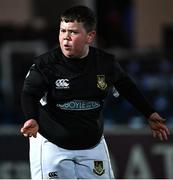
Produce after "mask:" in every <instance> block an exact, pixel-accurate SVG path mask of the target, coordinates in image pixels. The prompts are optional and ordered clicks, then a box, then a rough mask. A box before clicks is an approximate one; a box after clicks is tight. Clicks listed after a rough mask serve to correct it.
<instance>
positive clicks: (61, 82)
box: [55, 79, 69, 89]
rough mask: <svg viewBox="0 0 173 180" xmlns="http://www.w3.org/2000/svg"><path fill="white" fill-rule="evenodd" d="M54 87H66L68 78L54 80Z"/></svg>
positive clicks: (67, 86)
mask: <svg viewBox="0 0 173 180" xmlns="http://www.w3.org/2000/svg"><path fill="white" fill-rule="evenodd" d="M55 85H56V89H68V88H69V80H68V79H57V80H56V81H55Z"/></svg>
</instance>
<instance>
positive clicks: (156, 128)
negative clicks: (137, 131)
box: [148, 112, 169, 141]
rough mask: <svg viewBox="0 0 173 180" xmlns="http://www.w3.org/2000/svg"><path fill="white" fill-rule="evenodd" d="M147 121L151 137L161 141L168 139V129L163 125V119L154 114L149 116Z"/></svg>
mask: <svg viewBox="0 0 173 180" xmlns="http://www.w3.org/2000/svg"><path fill="white" fill-rule="evenodd" d="M148 121H149V126H150V128H151V131H152V134H153V137H158V138H159V139H160V140H161V141H162V140H167V139H168V135H169V129H168V128H167V126H166V125H165V124H164V123H165V119H163V118H162V117H161V116H160V115H159V114H158V113H156V112H155V113H152V114H151V115H150V117H149V118H148Z"/></svg>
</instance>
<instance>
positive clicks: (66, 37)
mask: <svg viewBox="0 0 173 180" xmlns="http://www.w3.org/2000/svg"><path fill="white" fill-rule="evenodd" d="M64 40H70V33H69V32H66V33H65V34H64Z"/></svg>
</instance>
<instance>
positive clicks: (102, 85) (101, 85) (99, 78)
mask: <svg viewBox="0 0 173 180" xmlns="http://www.w3.org/2000/svg"><path fill="white" fill-rule="evenodd" d="M97 87H98V88H99V89H101V90H105V89H106V87H107V83H106V81H105V75H97Z"/></svg>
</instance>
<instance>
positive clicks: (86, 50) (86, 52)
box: [79, 46, 89, 59]
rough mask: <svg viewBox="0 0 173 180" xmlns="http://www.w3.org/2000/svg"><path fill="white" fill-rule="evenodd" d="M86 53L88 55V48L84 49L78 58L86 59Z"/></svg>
mask: <svg viewBox="0 0 173 180" xmlns="http://www.w3.org/2000/svg"><path fill="white" fill-rule="evenodd" d="M88 53H89V46H87V47H86V49H85V50H84V53H83V55H82V56H80V57H79V58H80V59H82V58H84V57H86V56H87V55H88Z"/></svg>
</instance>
